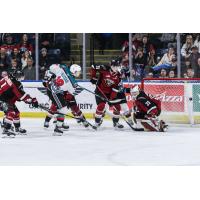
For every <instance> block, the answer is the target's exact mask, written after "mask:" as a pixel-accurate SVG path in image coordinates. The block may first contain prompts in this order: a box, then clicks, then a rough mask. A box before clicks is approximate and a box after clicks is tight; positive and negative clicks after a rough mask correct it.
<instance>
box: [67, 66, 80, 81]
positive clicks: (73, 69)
mask: <svg viewBox="0 0 200 200" xmlns="http://www.w3.org/2000/svg"><path fill="white" fill-rule="evenodd" d="M70 72H71V73H72V75H73V76H75V77H76V78H78V77H79V76H80V75H81V67H80V66H79V65H77V64H73V65H71V66H70Z"/></svg>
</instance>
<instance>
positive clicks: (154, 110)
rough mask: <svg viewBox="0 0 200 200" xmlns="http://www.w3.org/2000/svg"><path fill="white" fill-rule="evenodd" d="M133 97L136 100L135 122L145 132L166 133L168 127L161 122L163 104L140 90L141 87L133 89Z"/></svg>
mask: <svg viewBox="0 0 200 200" xmlns="http://www.w3.org/2000/svg"><path fill="white" fill-rule="evenodd" d="M131 96H132V98H133V100H134V104H135V105H134V115H133V120H134V122H135V123H136V124H137V125H138V124H139V123H140V124H141V125H142V126H143V127H144V129H145V131H157V132H165V131H166V130H167V127H168V126H167V125H166V124H165V122H164V121H163V120H159V118H158V116H159V115H160V113H161V102H160V101H159V100H157V99H155V98H153V97H150V96H149V95H147V94H146V93H145V92H144V91H142V90H140V88H139V86H138V85H137V86H134V87H133V88H131Z"/></svg>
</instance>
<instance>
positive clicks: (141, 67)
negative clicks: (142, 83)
mask: <svg viewBox="0 0 200 200" xmlns="http://www.w3.org/2000/svg"><path fill="white" fill-rule="evenodd" d="M146 64H147V58H146V56H144V53H143V48H142V47H138V49H137V53H136V55H135V58H134V60H133V65H134V69H135V71H136V75H137V76H138V77H140V79H142V78H143V77H144V76H145V67H146Z"/></svg>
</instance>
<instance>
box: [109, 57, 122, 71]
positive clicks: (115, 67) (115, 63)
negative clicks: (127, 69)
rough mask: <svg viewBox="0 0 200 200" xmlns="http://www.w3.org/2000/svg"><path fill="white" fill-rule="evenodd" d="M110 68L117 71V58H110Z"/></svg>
mask: <svg viewBox="0 0 200 200" xmlns="http://www.w3.org/2000/svg"><path fill="white" fill-rule="evenodd" d="M110 68H111V70H112V71H113V72H118V71H119V69H120V62H119V61H118V60H111V62H110Z"/></svg>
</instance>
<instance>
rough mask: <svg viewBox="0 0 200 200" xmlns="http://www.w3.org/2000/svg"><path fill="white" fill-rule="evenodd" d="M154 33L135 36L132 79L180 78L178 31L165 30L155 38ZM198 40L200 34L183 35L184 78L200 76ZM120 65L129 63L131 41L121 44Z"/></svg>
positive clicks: (182, 75) (182, 69)
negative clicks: (176, 32) (178, 76)
mask: <svg viewBox="0 0 200 200" xmlns="http://www.w3.org/2000/svg"><path fill="white" fill-rule="evenodd" d="M152 35H153V34H140V33H137V34H133V35H132V63H133V64H132V66H131V79H132V80H141V79H142V78H176V77H177V49H176V48H177V44H176V42H177V41H176V34H175V33H163V34H161V35H160V37H157V38H156V39H155V37H152ZM153 36H154V35H153ZM199 40H200V37H199V34H181V52H180V55H181V77H184V78H200V41H199ZM121 65H122V66H125V67H128V66H129V43H128V41H125V42H124V44H123V45H122V57H121Z"/></svg>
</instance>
